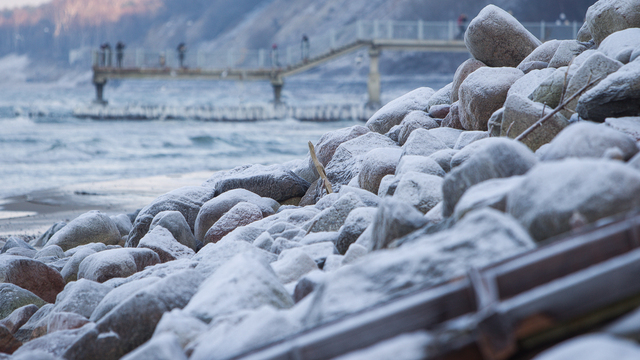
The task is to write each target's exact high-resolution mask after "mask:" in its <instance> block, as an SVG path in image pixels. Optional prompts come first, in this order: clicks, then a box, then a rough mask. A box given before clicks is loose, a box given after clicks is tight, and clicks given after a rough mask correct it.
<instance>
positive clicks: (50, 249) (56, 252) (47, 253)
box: [33, 245, 64, 260]
mask: <svg viewBox="0 0 640 360" xmlns="http://www.w3.org/2000/svg"><path fill="white" fill-rule="evenodd" d="M50 257H53V258H57V259H62V258H64V251H63V250H62V248H61V247H60V246H58V245H51V246H47V247H45V248H43V249H41V250H40V251H38V252H37V253H36V255H35V256H34V257H33V258H34V259H36V260H37V259H40V258H50Z"/></svg>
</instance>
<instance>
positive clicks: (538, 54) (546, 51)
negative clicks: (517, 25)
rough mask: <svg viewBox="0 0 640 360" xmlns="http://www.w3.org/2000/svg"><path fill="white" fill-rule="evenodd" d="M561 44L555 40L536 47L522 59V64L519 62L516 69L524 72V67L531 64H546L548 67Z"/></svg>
mask: <svg viewBox="0 0 640 360" xmlns="http://www.w3.org/2000/svg"><path fill="white" fill-rule="evenodd" d="M561 43H562V41H561V40H555V39H553V40H549V41H546V42H544V43H542V44H541V45H540V46H538V47H536V48H535V50H533V51H532V52H531V53H530V54H529V55H527V57H526V58H524V59H523V60H522V62H520V64H518V66H517V68H518V69H519V70H522V71H524V70H525V66H526V65H527V64H529V63H532V62H543V63H547V65H548V64H549V62H551V59H552V58H553V55H554V54H555V53H556V51H557V50H558V47H559V46H560V44H561Z"/></svg>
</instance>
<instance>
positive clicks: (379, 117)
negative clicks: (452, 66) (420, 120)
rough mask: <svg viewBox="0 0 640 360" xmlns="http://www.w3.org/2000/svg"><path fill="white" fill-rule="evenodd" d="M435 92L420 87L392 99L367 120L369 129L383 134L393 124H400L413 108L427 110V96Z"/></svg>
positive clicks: (429, 96)
mask: <svg viewBox="0 0 640 360" xmlns="http://www.w3.org/2000/svg"><path fill="white" fill-rule="evenodd" d="M434 93H435V92H434V91H433V89H431V88H428V87H421V88H418V89H415V90H413V91H411V92H408V93H406V94H404V95H402V96H401V97H399V98H397V99H395V100H392V101H391V102H389V103H388V104H386V105H385V106H383V107H382V108H381V109H380V110H378V111H377V112H376V113H375V114H373V116H371V118H370V119H369V120H368V121H367V125H366V126H367V127H368V128H369V129H370V130H371V131H375V132H377V133H379V134H384V133H386V132H387V131H389V130H390V129H391V128H392V127H393V126H394V125H398V124H400V122H402V120H403V119H404V117H405V116H406V115H407V114H408V113H410V112H411V111H414V110H421V111H428V110H429V105H428V103H429V98H431V96H432V95H433V94H434Z"/></svg>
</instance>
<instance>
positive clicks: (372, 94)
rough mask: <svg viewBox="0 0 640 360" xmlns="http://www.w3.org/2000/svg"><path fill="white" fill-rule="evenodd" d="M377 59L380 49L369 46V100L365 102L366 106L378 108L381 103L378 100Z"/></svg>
mask: <svg viewBox="0 0 640 360" xmlns="http://www.w3.org/2000/svg"><path fill="white" fill-rule="evenodd" d="M379 60H380V49H378V48H376V47H370V48H369V79H368V81H367V90H368V92H369V101H368V102H367V108H375V109H378V108H380V106H381V105H382V104H381V102H380V71H379Z"/></svg>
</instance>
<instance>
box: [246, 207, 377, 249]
mask: <svg viewBox="0 0 640 360" xmlns="http://www.w3.org/2000/svg"><path fill="white" fill-rule="evenodd" d="M359 209H366V208H357V209H353V210H352V211H351V213H353V212H355V211H358V210H359ZM351 213H349V215H351ZM347 219H349V217H348V216H347ZM346 221H347V220H345V223H346ZM343 226H344V225H343ZM323 242H331V243H333V244H336V243H337V242H338V232H336V231H321V232H316V233H309V234H307V235H305V236H304V237H303V238H302V240H300V245H311V244H316V243H323ZM254 245H255V243H254Z"/></svg>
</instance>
